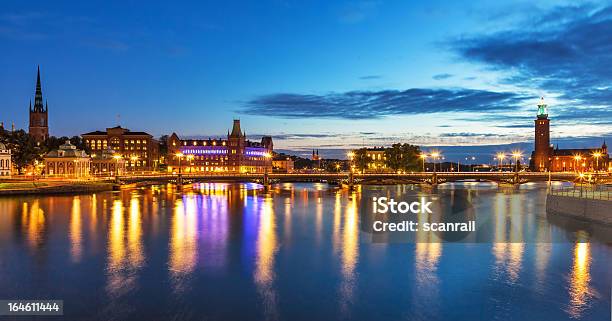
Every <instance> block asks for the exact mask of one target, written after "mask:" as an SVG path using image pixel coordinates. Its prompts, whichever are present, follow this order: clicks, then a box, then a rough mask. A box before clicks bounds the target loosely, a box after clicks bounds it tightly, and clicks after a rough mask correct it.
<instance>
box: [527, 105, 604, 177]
mask: <svg viewBox="0 0 612 321" xmlns="http://www.w3.org/2000/svg"><path fill="white" fill-rule="evenodd" d="M609 163H610V156H609V155H608V146H607V145H606V142H605V141H604V142H603V144H602V145H601V148H586V149H559V147H558V146H557V148H554V147H553V145H551V143H550V119H549V118H548V106H547V105H546V103H545V102H544V97H542V98H541V99H540V103H539V104H538V113H537V117H536V119H535V141H534V151H533V152H532V153H531V162H530V164H529V165H530V166H529V167H530V168H531V170H532V171H536V172H546V171H553V172H567V171H580V172H582V171H605V170H609Z"/></svg>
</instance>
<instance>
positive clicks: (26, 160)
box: [0, 129, 43, 174]
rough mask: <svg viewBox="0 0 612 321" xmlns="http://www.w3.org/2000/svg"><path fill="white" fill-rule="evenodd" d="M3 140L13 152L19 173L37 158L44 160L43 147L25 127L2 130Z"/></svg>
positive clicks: (14, 162)
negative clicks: (14, 129)
mask: <svg viewBox="0 0 612 321" xmlns="http://www.w3.org/2000/svg"><path fill="white" fill-rule="evenodd" d="M0 135H2V141H3V142H4V143H5V144H6V145H7V146H6V147H8V148H9V149H10V150H11V152H12V157H11V158H12V160H13V164H14V165H15V167H16V168H17V171H18V173H19V174H21V173H22V172H23V169H24V168H25V167H27V166H28V165H30V164H32V163H34V161H35V160H39V161H41V160H42V155H43V148H42V147H41V146H39V145H38V144H37V143H36V141H34V139H33V138H32V137H31V136H30V135H29V134H28V133H26V132H25V131H24V130H23V129H20V130H16V131H11V132H9V131H6V130H2V133H0Z"/></svg>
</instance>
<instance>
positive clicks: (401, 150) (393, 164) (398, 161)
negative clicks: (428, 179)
mask: <svg viewBox="0 0 612 321" xmlns="http://www.w3.org/2000/svg"><path fill="white" fill-rule="evenodd" d="M420 155H421V149H420V148H419V146H416V145H411V144H407V143H404V144H402V143H395V144H393V145H391V146H390V147H387V148H385V149H384V156H385V157H384V161H383V162H384V164H385V166H386V167H387V168H388V169H391V170H393V171H394V172H397V171H404V172H409V171H419V170H421V166H420V164H419V160H420V159H419V156H420ZM373 161H374V160H373V159H371V158H370V157H369V156H368V149H367V148H360V149H357V150H356V151H354V153H353V165H354V166H355V168H356V169H357V170H358V171H360V172H362V173H363V172H364V171H365V170H366V169H367V168H368V165H369V164H370V163H371V162H373Z"/></svg>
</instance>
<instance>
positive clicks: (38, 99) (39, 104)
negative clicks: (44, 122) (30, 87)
mask: <svg viewBox="0 0 612 321" xmlns="http://www.w3.org/2000/svg"><path fill="white" fill-rule="evenodd" d="M34 112H38V113H42V112H44V107H43V98H42V86H41V85H40V66H38V72H37V75H36V93H35V94H34Z"/></svg>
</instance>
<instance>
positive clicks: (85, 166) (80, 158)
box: [44, 140, 91, 177]
mask: <svg viewBox="0 0 612 321" xmlns="http://www.w3.org/2000/svg"><path fill="white" fill-rule="evenodd" d="M44 166H45V174H46V175H48V176H65V177H86V176H89V172H90V169H91V158H90V157H89V155H87V153H85V151H83V150H80V149H77V148H76V146H74V145H72V144H71V143H70V141H69V140H67V141H66V143H65V144H64V145H61V146H60V147H59V149H57V150H54V151H50V152H48V153H47V154H46V155H45V156H44Z"/></svg>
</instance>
